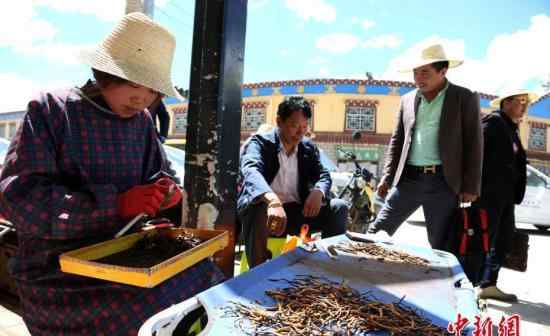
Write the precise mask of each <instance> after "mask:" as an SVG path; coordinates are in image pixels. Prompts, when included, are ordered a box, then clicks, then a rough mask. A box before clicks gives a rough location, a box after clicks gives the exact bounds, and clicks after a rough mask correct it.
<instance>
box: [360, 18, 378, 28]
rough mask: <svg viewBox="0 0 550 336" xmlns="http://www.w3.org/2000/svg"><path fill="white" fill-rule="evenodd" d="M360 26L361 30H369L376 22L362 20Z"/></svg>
mask: <svg viewBox="0 0 550 336" xmlns="http://www.w3.org/2000/svg"><path fill="white" fill-rule="evenodd" d="M361 25H362V26H363V28H365V29H369V28H372V27H374V26H375V25H376V22H374V21H371V20H363V22H362V23H361Z"/></svg>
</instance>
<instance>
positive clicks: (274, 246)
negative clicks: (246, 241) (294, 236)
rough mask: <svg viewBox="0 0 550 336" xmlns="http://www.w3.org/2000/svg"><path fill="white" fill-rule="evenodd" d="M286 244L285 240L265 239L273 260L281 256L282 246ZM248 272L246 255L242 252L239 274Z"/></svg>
mask: <svg viewBox="0 0 550 336" xmlns="http://www.w3.org/2000/svg"><path fill="white" fill-rule="evenodd" d="M285 242H286V237H285V238H277V237H270V238H268V239H267V249H268V250H269V251H270V252H271V255H272V256H273V258H275V257H278V256H279V255H280V254H281V250H282V248H283V245H284V244H285ZM246 271H248V260H247V259H246V253H245V252H243V254H242V257H241V269H240V273H244V272H246Z"/></svg>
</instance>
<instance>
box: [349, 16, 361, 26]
mask: <svg viewBox="0 0 550 336" xmlns="http://www.w3.org/2000/svg"><path fill="white" fill-rule="evenodd" d="M360 22H361V20H360V19H359V18H358V17H357V16H352V17H351V23H352V24H358V23H360Z"/></svg>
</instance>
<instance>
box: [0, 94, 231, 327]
mask: <svg viewBox="0 0 550 336" xmlns="http://www.w3.org/2000/svg"><path fill="white" fill-rule="evenodd" d="M167 162H168V161H167V160H166V156H165V154H164V151H163V150H162V147H161V146H160V143H159V142H158V139H157V135H156V133H155V129H154V126H153V123H152V121H151V117H150V116H149V114H148V113H146V112H145V111H144V112H141V113H138V114H137V115H136V116H134V117H132V118H128V119H124V118H120V117H118V116H117V115H115V114H112V113H108V112H107V111H102V110H100V109H98V108H97V107H95V106H94V105H92V104H91V103H90V102H88V101H87V100H85V99H83V98H82V97H81V96H80V95H79V91H78V90H77V89H70V90H64V91H60V92H55V93H45V94H42V95H40V97H39V98H38V99H36V100H32V101H31V102H30V103H29V105H28V109H27V113H26V115H25V117H24V120H23V122H22V123H21V126H20V128H19V129H18V131H17V134H16V136H15V138H14V139H13V141H12V143H11V145H10V149H9V151H8V155H7V156H6V162H5V167H4V170H3V171H2V175H1V176H0V210H1V211H0V212H2V213H3V214H5V215H6V217H7V218H9V219H10V220H11V221H12V222H13V223H14V224H15V226H16V229H17V234H18V239H19V249H18V253H17V256H16V257H15V258H14V259H13V260H12V261H11V263H10V272H11V274H12V276H13V277H14V278H15V279H16V281H17V283H18V288H19V292H20V296H21V302H22V306H23V311H24V313H23V318H24V320H25V323H26V324H27V327H28V328H29V330H30V332H31V333H32V334H33V335H34V334H36V335H51V334H78V335H85V334H90V335H101V334H109V335H118V334H122V335H126V334H136V333H137V329H138V328H139V326H140V325H141V324H142V323H143V322H144V321H145V320H146V319H147V318H148V317H150V316H152V315H153V314H155V313H156V312H158V311H160V310H162V309H164V308H166V307H169V306H170V305H172V304H175V303H178V302H180V301H182V300H185V299H186V298H188V297H191V296H193V295H195V294H196V293H198V292H200V291H202V290H205V289H207V288H209V287H210V286H211V285H212V284H214V283H216V282H218V281H220V280H221V279H222V276H221V273H220V272H219V270H218V269H217V268H216V267H215V266H214V265H213V264H212V263H211V262H210V261H203V262H201V263H199V264H197V265H195V266H194V267H191V268H189V269H187V270H186V271H185V272H182V273H180V274H179V275H177V276H175V277H173V278H172V279H170V280H167V281H166V282H164V283H162V284H160V285H158V286H157V287H155V288H152V289H144V288H137V287H132V286H126V285H119V284H114V283H111V282H106V281H102V280H96V279H90V278H86V277H80V276H74V275H69V274H64V273H62V272H60V270H59V261H58V257H59V254H60V253H63V252H65V251H69V250H72V249H75V248H79V247H82V246H86V245H89V244H93V243H96V242H99V241H103V240H106V239H110V238H112V237H113V235H114V234H115V233H116V232H117V231H118V230H120V229H121V228H122V227H123V225H124V224H125V221H124V220H122V219H121V218H119V217H118V214H117V201H116V196H117V194H118V193H121V192H124V191H126V190H128V189H130V188H131V187H133V186H136V185H140V184H145V183H148V181H149V179H150V178H151V177H152V176H153V175H155V174H156V173H158V172H159V171H167V170H168V169H169V168H168V163H167Z"/></svg>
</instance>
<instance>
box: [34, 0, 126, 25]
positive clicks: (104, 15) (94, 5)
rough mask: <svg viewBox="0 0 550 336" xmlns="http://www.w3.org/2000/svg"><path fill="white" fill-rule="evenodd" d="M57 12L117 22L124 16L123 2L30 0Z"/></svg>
mask: <svg viewBox="0 0 550 336" xmlns="http://www.w3.org/2000/svg"><path fill="white" fill-rule="evenodd" d="M32 1H33V4H34V5H35V6H44V7H49V8H51V9H54V10H56V11H58V12H66V13H78V14H86V15H94V16H96V17H97V18H99V19H101V20H104V21H113V22H114V21H117V20H118V19H120V18H121V17H122V16H123V15H124V9H125V8H126V1H125V0H93V1H90V0H32Z"/></svg>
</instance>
